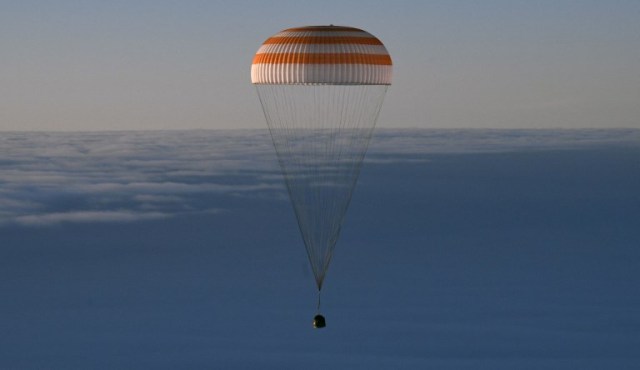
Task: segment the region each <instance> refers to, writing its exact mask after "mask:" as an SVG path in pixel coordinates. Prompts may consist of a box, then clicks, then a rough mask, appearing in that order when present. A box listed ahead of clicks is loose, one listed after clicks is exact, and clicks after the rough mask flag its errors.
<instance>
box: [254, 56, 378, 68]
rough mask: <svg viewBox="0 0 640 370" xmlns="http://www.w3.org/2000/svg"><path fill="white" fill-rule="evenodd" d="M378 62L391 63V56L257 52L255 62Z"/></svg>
mask: <svg viewBox="0 0 640 370" xmlns="http://www.w3.org/2000/svg"><path fill="white" fill-rule="evenodd" d="M259 63H273V64H376V65H388V66H390V65H391V57H390V56H389V55H381V54H360V53H346V54H328V53H327V54H313V53H265V54H256V56H255V57H254V58H253V64H259Z"/></svg>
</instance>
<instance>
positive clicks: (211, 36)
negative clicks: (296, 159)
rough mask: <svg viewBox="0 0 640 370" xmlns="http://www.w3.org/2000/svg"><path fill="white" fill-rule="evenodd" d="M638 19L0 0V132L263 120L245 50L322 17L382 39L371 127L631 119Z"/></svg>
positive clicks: (572, 8)
mask: <svg viewBox="0 0 640 370" xmlns="http://www.w3.org/2000/svg"><path fill="white" fill-rule="evenodd" d="M365 4H366V5H365ZM638 18H640V3H639V2H637V1H606V2H604V1H497V0H492V1H483V2H477V1H455V2H450V1H424V2H423V1H393V2H391V1H368V2H366V3H363V2H360V1H322V2H318V1H273V2H262V1H109V2H99V1H56V2H47V1H15V2H4V3H3V4H2V5H1V6H0V45H2V48H1V49H2V54H1V55H2V63H0V82H1V83H0V130H114V129H181V128H187V129H188V128H253V127H259V128H262V127H264V118H263V116H262V112H261V111H260V107H259V103H258V101H257V98H256V94H255V91H253V87H252V86H251V84H250V82H249V68H250V63H251V59H252V56H253V53H254V52H255V51H256V50H257V48H258V46H259V45H260V43H261V42H262V41H263V40H264V39H265V38H267V37H268V36H270V35H272V34H274V33H276V32H278V31H279V30H281V29H283V28H287V27H291V26H300V25H309V24H328V23H333V24H342V25H351V26H356V27H360V28H363V29H366V30H368V31H370V32H371V33H373V34H374V35H376V36H378V37H379V38H380V39H381V40H382V41H383V42H384V43H385V44H386V46H387V48H388V50H389V51H390V53H391V55H392V57H393V60H394V65H395V66H394V68H395V69H394V84H393V86H392V88H391V89H390V90H389V93H388V95H387V101H386V102H385V105H384V107H383V110H382V113H381V117H380V120H379V124H380V126H384V127H426V128H428V127H445V128H454V127H471V128H476V127H495V128H554V127H561V128H580V127H635V128H638V127H640V121H638V118H637V117H640V107H639V106H638V104H637V102H638V101H640V88H638V86H640V25H639V23H638V22H637V19H638Z"/></svg>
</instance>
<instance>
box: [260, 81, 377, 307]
mask: <svg viewBox="0 0 640 370" xmlns="http://www.w3.org/2000/svg"><path fill="white" fill-rule="evenodd" d="M256 88H257V91H258V96H259V98H260V102H261V104H262V106H263V109H264V112H265V117H266V120H267V124H268V127H269V133H270V135H271V138H272V139H273V144H274V148H275V150H276V154H277V158H278V162H279V164H280V167H281V169H282V172H283V174H284V180H285V184H286V188H287V191H288V193H289V197H290V198H291V203H292V205H293V210H294V213H295V215H296V218H297V220H298V227H299V229H300V232H301V235H302V238H303V241H304V244H305V247H306V251H307V256H308V258H309V262H310V264H311V267H312V270H313V273H314V277H315V281H316V285H317V287H318V289H319V290H320V289H321V288H322V284H323V281H324V277H325V274H326V271H327V269H328V267H329V263H330V262H331V259H332V256H333V250H334V247H335V245H336V242H337V240H338V237H339V235H340V231H341V225H342V223H343V220H344V215H345V212H346V210H347V208H348V206H349V203H350V201H351V196H352V192H353V189H354V186H355V184H356V182H357V178H358V176H359V173H360V168H361V164H362V159H363V157H364V155H365V153H366V151H367V148H368V145H369V141H370V139H371V134H372V132H373V129H374V127H375V122H376V118H377V116H378V112H379V109H380V106H381V104H382V100H383V98H384V95H385V92H386V90H387V86H386V85H267V84H264V85H256ZM318 298H320V297H318ZM318 300H320V299H318Z"/></svg>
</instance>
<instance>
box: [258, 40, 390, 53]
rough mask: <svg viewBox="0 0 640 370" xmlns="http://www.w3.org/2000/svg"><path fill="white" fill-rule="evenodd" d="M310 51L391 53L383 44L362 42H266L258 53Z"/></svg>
mask: <svg viewBox="0 0 640 370" xmlns="http://www.w3.org/2000/svg"><path fill="white" fill-rule="evenodd" d="M266 53H308V54H350V53H358V54H375V55H389V53H388V52H387V49H386V48H385V47H384V46H383V45H362V44H295V43H293V44H266V45H262V46H261V47H260V49H258V52H257V53H256V54H266Z"/></svg>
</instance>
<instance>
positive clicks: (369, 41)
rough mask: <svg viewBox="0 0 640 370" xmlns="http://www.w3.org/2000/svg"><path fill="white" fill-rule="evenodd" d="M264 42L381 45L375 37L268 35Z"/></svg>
mask: <svg viewBox="0 0 640 370" xmlns="http://www.w3.org/2000/svg"><path fill="white" fill-rule="evenodd" d="M266 44H360V45H382V42H380V40H378V39H377V38H375V37H321V36H308V37H270V38H268V39H267V41H265V42H264V44H263V45H266Z"/></svg>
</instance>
